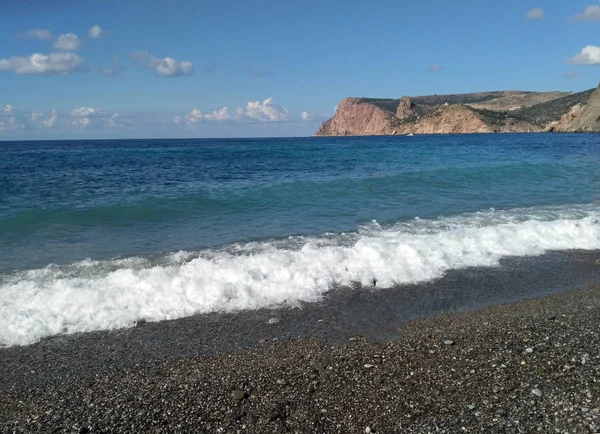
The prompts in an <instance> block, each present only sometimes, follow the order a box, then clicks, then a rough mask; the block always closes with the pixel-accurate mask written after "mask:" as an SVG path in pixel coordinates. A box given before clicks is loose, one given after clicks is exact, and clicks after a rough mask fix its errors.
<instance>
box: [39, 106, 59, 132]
mask: <svg viewBox="0 0 600 434" xmlns="http://www.w3.org/2000/svg"><path fill="white" fill-rule="evenodd" d="M57 121H58V113H57V112H56V109H52V111H51V112H50V117H49V118H47V119H44V120H43V121H42V126H43V127H44V128H54V127H55V126H56V122H57Z"/></svg>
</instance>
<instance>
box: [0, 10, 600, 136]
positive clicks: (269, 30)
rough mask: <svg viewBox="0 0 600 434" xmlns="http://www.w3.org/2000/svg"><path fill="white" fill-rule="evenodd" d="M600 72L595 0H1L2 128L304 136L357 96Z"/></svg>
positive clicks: (519, 83) (557, 86)
mask: <svg viewBox="0 0 600 434" xmlns="http://www.w3.org/2000/svg"><path fill="white" fill-rule="evenodd" d="M599 81H600V3H595V0H581V1H580V0H568V1H567V0H561V1H558V0H534V1H529V0H504V1H501V2H488V1H481V0H455V1H438V0H436V1H434V0H419V1H416V0H412V1H402V0H378V1H352V0H344V1H341V0H328V1H323V0H303V1H282V0H254V1H253V0H229V1H223V0H218V1H217V0H215V1H213V0H170V1H164V0H127V1H120V0H0V140H40V139H84V138H170V137H270V136H307V135H311V134H312V133H314V131H315V130H316V129H317V128H318V126H319V124H320V123H321V122H323V121H324V120H326V119H328V118H330V117H331V116H332V115H333V113H334V110H335V107H336V105H337V104H338V102H339V101H340V100H341V99H342V98H344V97H347V96H364V97H379V98H400V97H401V96H402V95H410V96H417V95H428V94H445V93H464V92H477V91H490V90H532V91H549V90H559V91H576V92H577V91H582V90H585V89H589V88H592V87H596V86H597V85H598V82H599Z"/></svg>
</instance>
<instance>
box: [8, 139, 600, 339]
mask: <svg viewBox="0 0 600 434" xmlns="http://www.w3.org/2000/svg"><path fill="white" fill-rule="evenodd" d="M599 163H600V136H599V135H592V134H579V135H578V134H549V133H546V134H493V135H492V134H490V135H450V136H448V135H446V136H441V135H440V136H435V135H434V136H413V137H406V136H394V137H309V138H269V139H172V140H89V141H71V140H65V141H29V142H0V346H4V347H8V346H14V345H28V344H32V343H35V342H37V341H39V340H41V339H43V338H46V337H49V336H54V335H59V334H70V333H77V332H88V331H94V330H109V329H116V328H125V327H131V326H133V325H135V324H136V323H138V322H140V321H142V320H143V321H146V322H155V321H162V320H171V319H177V318H182V317H188V316H192V315H197V314H203V313H209V312H239V311H245V310H251V309H260V308H264V307H278V306H291V307H299V306H303V305H305V304H306V303H315V302H319V301H321V300H323V298H324V297H327V294H328V293H329V292H330V291H332V290H333V289H336V290H341V291H343V290H344V288H350V287H353V288H356V287H357V286H358V287H362V288H365V290H366V288H369V290H373V289H375V290H378V289H380V288H381V289H383V288H394V291H402V290H403V286H405V285H409V284H414V283H419V282H429V281H434V280H436V279H440V278H442V277H443V276H444V275H445V274H446V273H448V272H449V271H451V270H459V269H464V268H468V267H497V266H499V264H500V262H501V261H502V260H503V259H505V258H510V257H527V256H531V257H534V256H538V255H543V254H546V253H548V252H552V251H564V250H596V249H600V169H599Z"/></svg>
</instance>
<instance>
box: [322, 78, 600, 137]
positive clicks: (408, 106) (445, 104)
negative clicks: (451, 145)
mask: <svg viewBox="0 0 600 434" xmlns="http://www.w3.org/2000/svg"><path fill="white" fill-rule="evenodd" d="M537 131H557V132H558V131H560V132H567V131H581V132H592V131H600V86H599V87H598V89H590V90H587V91H585V92H579V93H565V92H522V91H496V92H478V93H469V94H455V95H427V96H417V97H408V96H404V97H402V98H400V99H377V98H344V99H343V100H342V101H341V102H340V104H339V105H338V108H337V110H336V112H335V114H334V116H333V118H331V119H329V120H328V121H326V122H325V123H323V124H322V125H321V127H320V128H319V130H318V131H317V132H316V133H315V135H317V136H347V135H352V136H362V135H395V134H459V133H493V132H537Z"/></svg>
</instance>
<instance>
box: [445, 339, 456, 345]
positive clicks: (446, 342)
mask: <svg viewBox="0 0 600 434" xmlns="http://www.w3.org/2000/svg"><path fill="white" fill-rule="evenodd" d="M444 345H454V341H453V340H452V339H446V340H445V341H444Z"/></svg>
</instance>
